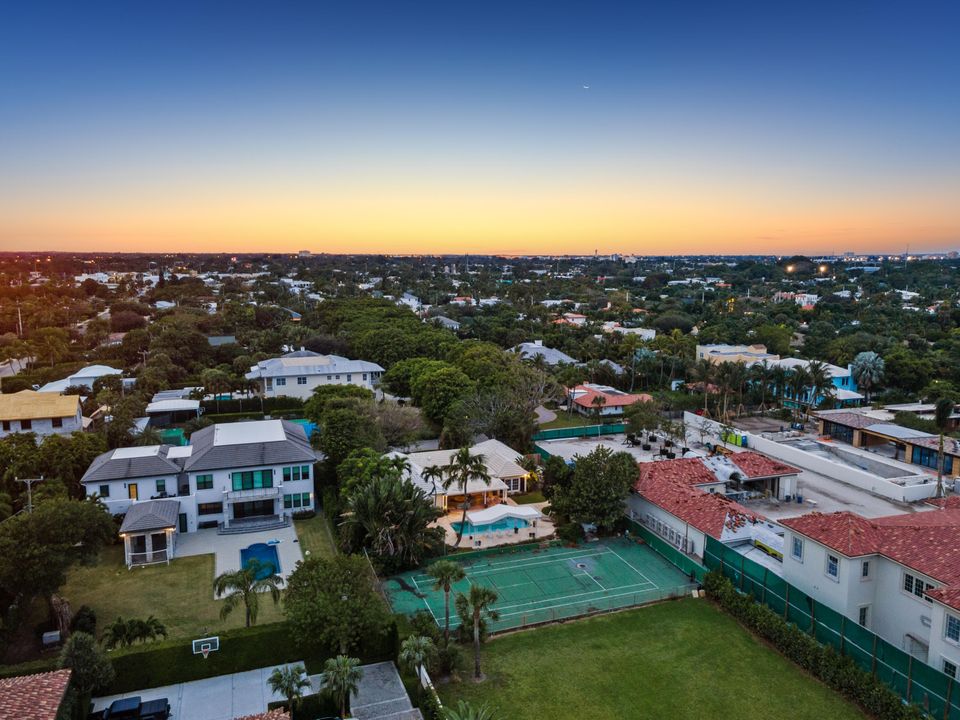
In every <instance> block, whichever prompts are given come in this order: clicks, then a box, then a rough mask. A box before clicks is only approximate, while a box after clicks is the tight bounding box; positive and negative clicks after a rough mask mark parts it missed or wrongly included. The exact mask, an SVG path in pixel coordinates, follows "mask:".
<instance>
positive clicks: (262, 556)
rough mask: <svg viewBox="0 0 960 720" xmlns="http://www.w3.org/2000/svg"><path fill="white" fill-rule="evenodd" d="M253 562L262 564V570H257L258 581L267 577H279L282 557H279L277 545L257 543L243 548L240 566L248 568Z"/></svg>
mask: <svg viewBox="0 0 960 720" xmlns="http://www.w3.org/2000/svg"><path fill="white" fill-rule="evenodd" d="M251 560H256V561H257V562H259V563H260V569H259V570H257V580H263V579H264V578H265V577H270V576H271V575H277V574H279V572H280V557H279V556H278V555H277V546H276V545H267V544H266V543H256V544H254V545H250V546H249V547H245V548H243V549H242V550H241V551H240V565H241V566H242V567H244V568H246V567H247V566H248V565H249V564H250V561H251Z"/></svg>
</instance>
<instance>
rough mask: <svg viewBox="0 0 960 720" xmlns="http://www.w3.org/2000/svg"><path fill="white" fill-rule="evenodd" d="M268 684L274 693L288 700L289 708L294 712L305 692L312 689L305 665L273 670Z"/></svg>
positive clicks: (287, 666)
mask: <svg viewBox="0 0 960 720" xmlns="http://www.w3.org/2000/svg"><path fill="white" fill-rule="evenodd" d="M267 684H268V685H269V686H270V689H271V690H273V692H275V693H277V694H279V695H283V696H284V697H285V698H286V699H287V707H288V708H289V709H290V710H293V706H294V705H296V704H299V702H300V699H301V698H302V697H303V691H304V690H306V689H307V688H309V687H310V679H309V678H308V677H307V671H306V669H305V668H304V667H303V665H285V666H283V667H275V668H274V669H273V672H272V673H270V677H268V678H267Z"/></svg>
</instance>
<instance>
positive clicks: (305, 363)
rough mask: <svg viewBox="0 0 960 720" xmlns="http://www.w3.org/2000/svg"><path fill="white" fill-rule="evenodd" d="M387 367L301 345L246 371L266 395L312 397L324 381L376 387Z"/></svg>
mask: <svg viewBox="0 0 960 720" xmlns="http://www.w3.org/2000/svg"><path fill="white" fill-rule="evenodd" d="M383 372H384V370H383V368H382V367H380V366H379V365H377V364H376V363H372V362H367V361H366V360H348V359H347V358H345V357H340V356H339V355H321V354H320V353H315V352H311V351H310V350H304V349H303V348H301V349H300V350H297V351H295V352H291V353H287V354H286V355H281V356H280V357H276V358H270V359H269V360H261V361H260V362H259V363H257V364H256V365H254V366H253V367H251V368H250V372H248V373H247V374H246V378H247V379H248V380H256V381H257V382H259V383H260V389H261V392H262V393H263V396H264V397H280V396H287V397H297V398H300V399H301V400H306V399H308V398H309V397H310V396H311V395H312V394H313V390H314V388H317V387H320V386H321V385H358V386H360V387H365V388H367V389H368V390H373V389H374V388H375V387H376V386H377V384H379V381H380V377H381V376H382V375H383Z"/></svg>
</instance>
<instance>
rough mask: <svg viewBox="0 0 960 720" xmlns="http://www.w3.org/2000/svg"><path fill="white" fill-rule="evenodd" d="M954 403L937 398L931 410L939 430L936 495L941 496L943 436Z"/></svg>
mask: <svg viewBox="0 0 960 720" xmlns="http://www.w3.org/2000/svg"><path fill="white" fill-rule="evenodd" d="M954 405H955V403H954V402H953V400H951V399H950V398H946V397H942V398H940V399H939V400H937V404H936V405H935V406H934V410H933V421H934V422H935V423H936V424H937V430H939V431H940V433H939V435H940V443H939V445H938V448H939V449H938V452H937V497H938V498H942V497H943V436H944V434H945V433H946V432H947V429H948V427H949V425H950V416H951V415H953V409H954Z"/></svg>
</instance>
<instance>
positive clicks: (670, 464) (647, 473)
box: [640, 458, 721, 486]
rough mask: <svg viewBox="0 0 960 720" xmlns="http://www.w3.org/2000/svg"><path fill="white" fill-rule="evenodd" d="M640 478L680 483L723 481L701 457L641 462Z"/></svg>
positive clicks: (710, 483)
mask: <svg viewBox="0 0 960 720" xmlns="http://www.w3.org/2000/svg"><path fill="white" fill-rule="evenodd" d="M640 480H641V481H645V480H650V481H654V482H674V483H678V484H680V485H688V486H693V485H714V484H716V483H718V482H721V480H720V479H719V478H717V476H716V475H714V474H713V472H712V471H711V470H710V469H709V468H708V467H707V466H706V465H704V464H703V461H702V460H701V459H700V458H677V459H676V460H657V461H655V462H645V463H640Z"/></svg>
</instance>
